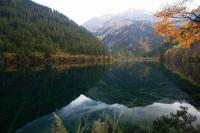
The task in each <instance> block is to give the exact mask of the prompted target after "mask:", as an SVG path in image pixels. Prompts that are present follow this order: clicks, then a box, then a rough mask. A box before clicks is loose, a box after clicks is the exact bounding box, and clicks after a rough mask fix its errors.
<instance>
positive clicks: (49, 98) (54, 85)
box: [0, 65, 109, 132]
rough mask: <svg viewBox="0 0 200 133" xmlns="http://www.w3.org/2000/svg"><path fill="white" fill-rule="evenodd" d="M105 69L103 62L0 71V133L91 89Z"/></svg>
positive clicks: (54, 108)
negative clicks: (67, 66) (75, 65)
mask: <svg viewBox="0 0 200 133" xmlns="http://www.w3.org/2000/svg"><path fill="white" fill-rule="evenodd" d="M108 69H109V68H108V66H105V65H104V66H102V65H99V66H86V67H74V68H70V69H66V68H65V69H64V68H63V67H62V69H60V67H59V69H57V68H56V69H55V68H51V67H49V66H48V67H45V68H41V69H34V70H30V69H27V70H19V71H11V72H0V132H13V131H15V130H16V129H17V128H19V127H20V126H22V125H24V124H25V123H27V122H29V121H32V120H34V119H36V118H38V117H40V116H42V115H45V114H47V113H50V112H52V111H54V110H56V109H59V108H61V107H62V106H64V105H66V104H68V103H69V102H71V100H73V99H74V98H76V97H78V96H79V95H80V94H81V93H83V92H85V91H87V89H88V88H91V87H92V86H93V85H94V84H95V83H96V82H97V81H98V80H99V79H101V77H102V75H104V73H105V72H106V71H107V70H108Z"/></svg>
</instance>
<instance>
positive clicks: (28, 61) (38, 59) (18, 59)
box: [0, 52, 113, 66]
mask: <svg viewBox="0 0 200 133" xmlns="http://www.w3.org/2000/svg"><path fill="white" fill-rule="evenodd" d="M112 61H113V59H112V57H111V56H104V55H98V56H97V55H95V56H94V55H73V54H69V53H56V54H52V55H45V54H43V53H40V52H33V53H32V54H30V55H28V56H27V55H26V56H24V55H23V56H22V55H18V54H16V53H2V54H1V56H0V65H1V66H34V65H41V64H49V65H54V64H57V65H59V64H75V65H76V64H77V65H79V64H86V63H108V62H112Z"/></svg>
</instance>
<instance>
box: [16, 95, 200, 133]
mask: <svg viewBox="0 0 200 133" xmlns="http://www.w3.org/2000/svg"><path fill="white" fill-rule="evenodd" d="M180 106H184V107H188V109H189V110H188V113H190V114H192V115H194V116H196V117H197V122H200V112H199V111H198V110H196V109H195V108H194V107H193V106H192V105H190V104H188V103H179V102H174V103H172V104H164V103H153V104H151V105H148V106H144V107H134V108H127V107H126V106H124V105H119V104H112V105H109V104H106V103H102V102H97V101H94V100H92V99H90V98H88V97H85V96H84V95H81V96H80V97H78V98H77V99H76V100H74V101H72V102H71V103H70V104H69V105H68V106H65V107H63V108H62V109H61V110H59V111H56V114H58V116H59V117H60V118H61V119H62V121H63V124H64V126H65V127H66V128H67V129H69V130H70V132H73V130H74V128H75V127H76V124H77V123H78V121H79V120H81V118H83V117H88V121H87V124H88V125H90V124H91V123H92V122H93V121H94V120H97V119H98V118H100V117H101V118H103V117H104V116H103V113H102V112H104V114H106V116H110V117H112V116H113V115H114V113H115V116H118V115H119V114H121V113H122V115H121V117H120V120H119V124H118V126H119V127H121V128H122V129H123V131H126V132H128V131H134V128H135V127H136V126H138V125H139V124H141V123H142V124H143V126H150V124H151V122H152V121H153V120H155V119H157V118H158V117H160V115H162V114H169V113H171V112H172V113H175V112H176V111H177V110H179V109H180ZM106 116H105V117H106ZM52 117H53V115H46V116H44V117H41V118H40V119H37V120H35V121H33V122H31V123H29V124H27V125H25V126H24V127H22V128H21V129H19V130H18V133H35V132H37V133H40V132H44V131H45V132H50V131H51V126H52V123H51V119H52ZM147 118H148V119H147Z"/></svg>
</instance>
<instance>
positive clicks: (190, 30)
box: [154, 5, 200, 48]
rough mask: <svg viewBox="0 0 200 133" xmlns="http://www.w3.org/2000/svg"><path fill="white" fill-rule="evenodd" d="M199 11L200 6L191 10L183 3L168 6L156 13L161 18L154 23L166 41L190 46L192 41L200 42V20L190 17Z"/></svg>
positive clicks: (157, 32) (157, 31)
mask: <svg viewBox="0 0 200 133" xmlns="http://www.w3.org/2000/svg"><path fill="white" fill-rule="evenodd" d="M199 12H200V7H198V8H197V9H194V10H192V11H191V12H189V11H187V7H185V6H183V5H172V6H167V7H165V8H163V9H162V10H161V11H159V12H157V13H156V14H155V16H156V17H158V18H159V19H160V21H159V22H156V23H154V27H155V33H156V34H158V35H162V36H163V41H164V42H169V41H172V42H173V43H178V45H179V47H183V48H189V47H190V45H191V44H192V43H194V42H200V22H196V21H195V19H194V18H193V19H194V21H193V20H192V19H191V18H190V16H191V15H194V13H196V14H199ZM196 14H195V15H196ZM193 17H194V16H193Z"/></svg>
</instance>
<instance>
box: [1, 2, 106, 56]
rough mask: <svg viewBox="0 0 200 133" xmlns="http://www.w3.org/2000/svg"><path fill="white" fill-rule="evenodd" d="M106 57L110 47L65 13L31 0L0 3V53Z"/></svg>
mask: <svg viewBox="0 0 200 133" xmlns="http://www.w3.org/2000/svg"><path fill="white" fill-rule="evenodd" d="M5 52H7V53H17V54H23V55H30V54H31V53H33V52H42V53H45V54H47V55H51V54H54V53H56V52H64V53H71V54H87V55H105V54H107V52H108V51H107V48H106V47H105V46H104V45H102V43H101V42H100V41H99V40H98V39H96V38H95V37H93V35H92V34H91V33H89V32H88V31H86V30H85V29H84V28H82V27H80V26H78V25H77V24H76V23H75V22H73V21H72V20H70V19H69V18H67V17H66V16H64V15H63V14H61V13H59V12H57V11H55V10H52V9H50V8H48V7H45V6H42V5H39V4H37V3H35V2H32V1H31V0H0V53H5Z"/></svg>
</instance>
